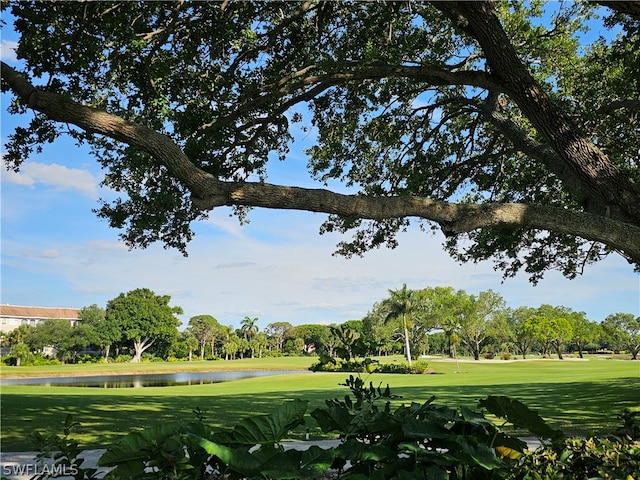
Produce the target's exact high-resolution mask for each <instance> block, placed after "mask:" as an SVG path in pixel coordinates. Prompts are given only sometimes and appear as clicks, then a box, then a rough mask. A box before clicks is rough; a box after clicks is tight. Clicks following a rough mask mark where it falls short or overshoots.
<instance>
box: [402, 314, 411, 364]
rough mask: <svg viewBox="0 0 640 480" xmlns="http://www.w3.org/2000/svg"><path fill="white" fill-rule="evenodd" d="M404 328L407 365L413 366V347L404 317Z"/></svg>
mask: <svg viewBox="0 0 640 480" xmlns="http://www.w3.org/2000/svg"><path fill="white" fill-rule="evenodd" d="M402 327H403V328H404V351H405V354H406V356H407V363H408V364H409V366H411V346H410V345H409V330H408V329H407V321H406V319H405V317H404V314H403V315H402Z"/></svg>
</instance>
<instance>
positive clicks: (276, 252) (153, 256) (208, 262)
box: [0, 29, 640, 329]
mask: <svg viewBox="0 0 640 480" xmlns="http://www.w3.org/2000/svg"><path fill="white" fill-rule="evenodd" d="M15 40H16V38H15V33H14V32H12V31H11V30H9V29H3V30H2V48H1V57H2V60H3V61H5V62H8V63H10V64H15V55H14V54H13V51H12V49H11V48H12V46H14V45H15ZM8 98H9V97H8V96H7V95H3V96H2V106H1V108H2V114H1V115H2V117H1V121H2V131H1V135H2V144H3V145H4V143H5V142H6V140H7V135H8V134H10V132H11V131H12V128H13V127H14V126H15V125H16V124H17V123H18V121H19V119H18V118H15V117H12V116H10V115H8V114H7V113H6V108H7V104H8ZM310 141H312V138H310V137H307V138H304V139H302V140H301V141H300V142H298V143H296V144H294V146H293V148H292V155H291V157H290V160H288V161H287V162H285V163H279V162H275V161H274V164H273V169H271V170H270V172H271V173H270V176H269V181H270V182H272V183H278V184H283V185H305V186H314V185H315V186H316V187H318V188H320V187H321V185H319V184H314V183H313V182H312V181H311V180H310V179H309V177H308V175H306V160H305V158H304V156H303V154H302V153H301V152H302V148H303V147H304V145H305V144H308V142H310ZM103 175H104V173H103V172H102V171H101V170H100V166H99V165H98V164H97V163H96V162H95V161H94V160H93V158H92V157H91V156H90V155H89V153H88V151H87V150H83V149H78V148H77V147H76V146H75V145H74V143H73V142H71V141H62V142H56V143H55V144H53V145H51V146H47V147H46V148H45V149H44V151H43V153H42V154H39V155H34V156H32V157H31V158H30V159H29V160H28V161H26V162H25V163H24V164H23V166H22V168H21V170H20V172H19V173H14V172H8V171H7V170H6V169H5V168H4V167H3V168H2V173H1V179H2V181H1V200H2V209H1V214H2V225H1V228H2V230H1V237H2V245H1V247H2V265H1V290H0V302H1V303H3V304H13V305H30V306H47V307H76V308H81V307H83V306H87V305H90V304H93V303H95V304H98V305H99V306H101V307H104V306H105V305H106V303H107V301H108V300H110V299H112V298H114V297H116V296H117V295H118V294H120V293H121V292H127V291H129V290H132V289H135V288H140V287H147V288H150V289H152V290H153V291H155V292H156V293H157V294H163V295H171V298H172V301H171V304H172V305H179V306H181V307H182V308H183V309H184V312H185V313H184V315H182V316H181V319H182V320H183V323H186V322H187V321H188V319H189V318H190V317H191V316H194V315H199V314H210V315H213V316H214V317H216V318H217V319H218V320H219V321H220V322H221V323H223V324H227V325H234V326H236V327H238V326H239V325H240V320H241V319H242V318H244V317H245V316H250V317H258V325H259V326H260V327H261V328H262V329H264V327H266V325H267V324H269V323H271V322H275V321H288V322H290V323H292V324H294V325H296V324H304V323H339V322H342V321H345V320H350V319H360V318H362V317H363V316H364V315H365V314H366V313H367V311H368V310H370V308H371V307H372V306H373V304H374V302H377V301H380V300H382V299H383V298H385V297H386V296H387V295H388V290H389V289H396V288H400V287H401V286H402V284H404V283H406V284H407V286H408V287H409V288H412V289H419V288H424V287H428V286H431V287H434V286H452V287H454V288H456V289H464V290H466V291H467V292H468V293H473V294H477V293H478V292H480V291H482V290H487V289H492V290H494V291H496V292H498V293H500V294H501V295H502V296H503V297H504V299H505V300H506V302H507V304H508V305H509V306H511V307H514V308H515V307H518V306H522V305H526V306H531V307H537V306H539V305H541V304H544V303H548V304H551V305H563V306H566V307H569V308H572V309H573V310H576V311H584V312H586V313H587V316H588V318H589V319H590V320H594V321H601V320H603V319H604V318H605V317H606V316H607V315H609V314H611V313H616V312H628V313H633V314H634V315H636V316H638V315H640V276H639V275H638V274H636V273H634V272H633V268H632V267H631V266H630V265H629V264H627V262H626V261H625V260H624V259H622V258H621V257H620V256H618V255H611V256H610V257H609V258H608V259H606V260H605V261H603V262H600V263H599V264H596V265H595V266H591V267H587V269H586V271H585V273H584V275H583V276H582V277H579V278H577V279H574V280H568V279H565V278H564V277H562V276H561V275H559V274H558V273H555V272H549V273H548V274H547V275H546V276H545V278H544V279H543V280H542V281H541V282H540V283H539V284H538V285H537V286H533V285H531V284H529V283H528V280H527V276H526V275H524V274H522V275H519V276H518V277H516V278H514V279H508V280H506V281H504V282H502V275H501V273H500V272H494V271H493V267H492V264H491V263H490V262H485V263H480V264H465V265H459V264H458V263H456V262H455V261H454V260H452V259H451V258H450V257H449V256H448V255H447V254H446V253H444V251H443V250H442V246H441V244H442V241H443V236H442V235H441V234H437V235H436V236H432V235H431V234H430V233H424V232H422V231H420V230H419V229H418V227H417V226H412V227H410V229H409V231H407V232H406V233H403V234H401V235H400V237H399V240H400V246H399V247H398V248H396V249H394V250H386V249H380V250H375V251H373V252H370V253H368V254H366V255H365V256H364V257H363V258H352V259H344V258H342V257H334V256H332V255H331V254H332V252H333V251H334V249H335V245H336V243H337V242H339V241H340V240H341V236H340V235H337V234H331V235H324V236H320V235H319V234H318V227H319V225H320V224H321V223H322V221H323V220H324V219H325V218H326V217H325V215H320V214H313V213H307V212H293V211H275V210H253V211H252V212H251V213H250V216H249V219H250V221H251V223H250V224H249V225H246V226H240V225H239V223H238V221H237V220H236V219H235V218H232V217H230V216H229V214H230V210H228V209H218V210H216V211H214V212H212V214H211V215H210V218H209V219H208V220H207V221H205V222H201V223H199V224H197V225H195V226H194V228H195V230H196V233H197V234H196V237H195V239H194V240H193V242H192V243H191V244H190V246H189V257H188V258H184V257H182V255H181V254H180V253H179V252H176V251H171V250H164V249H163V248H162V247H161V246H160V245H155V246H152V247H151V248H149V249H146V250H134V251H129V250H128V249H127V247H126V246H125V245H123V244H122V243H121V242H120V241H119V240H118V236H117V235H118V232H117V231H115V230H112V229H109V228H108V226H107V224H106V222H105V221H102V220H100V219H98V218H97V217H96V216H95V215H94V214H93V213H92V211H91V209H92V208H95V207H97V206H98V203H97V199H98V198H99V197H103V198H112V197H113V193H112V192H109V191H104V190H103V189H101V188H100V186H99V183H100V180H101V178H102V176H103Z"/></svg>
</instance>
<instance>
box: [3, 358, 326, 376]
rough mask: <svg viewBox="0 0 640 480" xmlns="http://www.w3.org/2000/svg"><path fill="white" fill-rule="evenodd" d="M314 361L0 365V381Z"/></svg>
mask: <svg viewBox="0 0 640 480" xmlns="http://www.w3.org/2000/svg"><path fill="white" fill-rule="evenodd" d="M283 359H285V360H283ZM316 361H317V358H314V357H269V358H255V359H251V358H247V359H242V360H204V361H202V360H197V361H193V362H148V363H147V362H140V363H130V362H128V363H87V364H81V365H78V364H66V365H42V366H37V367H32V366H24V367H6V366H3V367H2V369H1V370H0V381H1V380H12V379H19V378H52V377H88V376H94V375H101V376H115V375H132V374H133V375H135V374H155V373H157V374H163V373H184V372H225V371H259V370H307V369H308V368H309V366H310V365H311V364H312V363H314V362H316Z"/></svg>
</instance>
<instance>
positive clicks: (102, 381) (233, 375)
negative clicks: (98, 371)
mask: <svg viewBox="0 0 640 480" xmlns="http://www.w3.org/2000/svg"><path fill="white" fill-rule="evenodd" d="M291 373H305V371H304V370H302V371H301V370H259V371H233V372H182V373H154V374H139V375H99V376H91V377H50V378H15V379H7V380H2V381H0V385H40V386H46V387H55V386H65V387H92V388H143V387H172V386H178V385H209V384H213V383H220V382H229V381H231V380H239V379H242V378H252V377H266V376H271V375H286V374H291ZM308 373H311V372H308Z"/></svg>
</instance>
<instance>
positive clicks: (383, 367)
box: [309, 355, 429, 374]
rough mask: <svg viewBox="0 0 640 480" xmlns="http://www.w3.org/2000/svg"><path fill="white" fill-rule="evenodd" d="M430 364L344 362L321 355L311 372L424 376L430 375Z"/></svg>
mask: <svg viewBox="0 0 640 480" xmlns="http://www.w3.org/2000/svg"><path fill="white" fill-rule="evenodd" d="M428 367H429V364H428V363H427V362H425V361H424V360H418V361H416V362H413V364H412V365H411V367H410V366H409V364H408V363H406V362H403V363H380V362H378V361H377V360H373V359H371V358H365V359H364V360H344V359H341V358H332V357H329V356H326V355H321V356H320V360H319V361H318V362H316V363H314V364H313V365H311V367H309V370H311V371H313V372H351V373H373V372H378V373H401V374H409V373H413V374H423V373H429V368H428Z"/></svg>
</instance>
